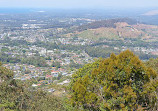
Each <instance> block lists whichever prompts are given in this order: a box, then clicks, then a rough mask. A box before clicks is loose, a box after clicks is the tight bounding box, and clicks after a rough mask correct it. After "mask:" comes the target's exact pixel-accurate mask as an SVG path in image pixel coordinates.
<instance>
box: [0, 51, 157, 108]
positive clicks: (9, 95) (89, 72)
mask: <svg viewBox="0 0 158 111" xmlns="http://www.w3.org/2000/svg"><path fill="white" fill-rule="evenodd" d="M13 75H14V74H13V72H12V71H11V70H9V69H7V68H5V67H3V66H2V64H0V110H1V111H26V110H29V111H72V110H76V111H77V110H80V111H82V110H83V111H84V110H85V111H88V110H89V111H112V110H113V111H122V110H123V111H132V110H140V111H142V110H149V111H156V110H158V103H157V102H158V59H150V60H148V61H146V62H143V61H141V60H140V59H139V57H138V56H136V55H134V53H133V52H131V51H129V50H127V51H124V52H121V53H120V54H119V55H115V54H113V53H112V54H111V55H110V57H109V58H100V59H98V60H96V61H95V62H94V63H89V64H86V65H85V66H83V67H82V68H80V69H79V70H78V71H77V72H76V73H74V74H73V76H72V79H71V83H70V85H69V86H67V87H66V89H67V91H68V94H67V95H66V96H64V97H56V96H53V95H50V94H48V93H46V92H44V91H42V90H37V89H32V88H30V87H28V86H29V84H30V83H29V82H21V81H19V80H14V79H13Z"/></svg>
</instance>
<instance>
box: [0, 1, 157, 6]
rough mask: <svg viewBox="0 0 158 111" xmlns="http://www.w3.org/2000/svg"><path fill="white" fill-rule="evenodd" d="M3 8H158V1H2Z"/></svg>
mask: <svg viewBox="0 0 158 111" xmlns="http://www.w3.org/2000/svg"><path fill="white" fill-rule="evenodd" d="M2 7H10V8H11V7H26V8H105V7H123V8H125V7H158V0H0V8H2Z"/></svg>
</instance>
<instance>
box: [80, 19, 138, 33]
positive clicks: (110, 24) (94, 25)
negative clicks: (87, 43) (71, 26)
mask: <svg viewBox="0 0 158 111" xmlns="http://www.w3.org/2000/svg"><path fill="white" fill-rule="evenodd" d="M118 22H126V23H128V24H129V25H134V24H136V23H137V21H136V20H134V19H130V18H117V19H109V20H101V21H95V22H92V23H89V24H85V25H82V26H79V27H78V28H77V31H84V30H87V29H96V28H101V27H111V28H116V25H115V23H118Z"/></svg>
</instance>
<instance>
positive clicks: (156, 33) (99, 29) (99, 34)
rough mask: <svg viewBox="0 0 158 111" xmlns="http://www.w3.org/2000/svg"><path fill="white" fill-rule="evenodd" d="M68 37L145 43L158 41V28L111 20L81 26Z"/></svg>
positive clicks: (129, 20)
mask: <svg viewBox="0 0 158 111" xmlns="http://www.w3.org/2000/svg"><path fill="white" fill-rule="evenodd" d="M66 36H67V37H72V36H76V37H79V38H84V39H85V38H86V39H91V40H102V39H110V40H113V39H115V40H119V39H121V40H123V39H126V38H135V39H136V38H138V39H142V40H144V41H157V37H158V26H154V25H146V24H136V22H135V21H134V20H131V19H110V20H102V21H96V22H92V23H90V24H87V25H82V26H79V27H78V28H77V29H76V30H75V31H73V32H72V33H68V34H66Z"/></svg>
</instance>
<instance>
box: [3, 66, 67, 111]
mask: <svg viewBox="0 0 158 111" xmlns="http://www.w3.org/2000/svg"><path fill="white" fill-rule="evenodd" d="M52 110H53V111H61V110H64V106H63V104H62V100H61V99H60V98H57V97H54V96H52V95H48V94H47V93H45V92H43V91H38V90H32V89H29V88H28V87H27V85H26V86H25V85H24V84H21V83H20V82H17V81H15V80H14V79H13V73H12V71H10V70H9V69H7V68H5V67H3V66H2V65H0V111H52Z"/></svg>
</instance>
